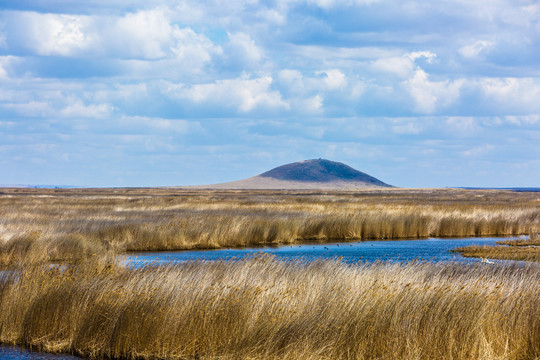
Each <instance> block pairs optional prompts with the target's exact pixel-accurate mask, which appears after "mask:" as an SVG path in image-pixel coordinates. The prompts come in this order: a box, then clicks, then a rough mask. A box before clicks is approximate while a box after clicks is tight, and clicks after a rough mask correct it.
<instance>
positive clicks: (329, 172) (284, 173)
mask: <svg viewBox="0 0 540 360" xmlns="http://www.w3.org/2000/svg"><path fill="white" fill-rule="evenodd" d="M383 187H384V188H388V187H393V186H392V185H388V184H386V183H384V182H382V181H380V180H379V179H377V178H374V177H373V176H370V175H368V174H366V173H363V172H361V171H358V170H356V169H353V168H352V167H350V166H348V165H345V164H343V163H340V162H335V161H330V160H325V159H313V160H305V161H300V162H295V163H290V164H285V165H282V166H278V167H276V168H274V169H272V170H269V171H267V172H264V173H262V174H260V175H257V176H254V177H250V178H248V179H244V180H239V181H233V182H228V183H221V184H214V185H202V186H195V188H205V189H284V190H289V189H290V190H293V189H321V190H331V189H342V190H345V189H368V188H383Z"/></svg>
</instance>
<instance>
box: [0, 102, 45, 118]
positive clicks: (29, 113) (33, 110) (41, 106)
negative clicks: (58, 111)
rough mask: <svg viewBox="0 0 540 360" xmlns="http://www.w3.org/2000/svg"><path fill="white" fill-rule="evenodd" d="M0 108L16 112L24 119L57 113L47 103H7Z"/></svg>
mask: <svg viewBox="0 0 540 360" xmlns="http://www.w3.org/2000/svg"><path fill="white" fill-rule="evenodd" d="M0 107H2V108H4V109H7V110H10V111H14V112H16V113H17V114H19V115H21V116H24V117H45V116H50V115H52V114H54V113H55V110H54V109H53V107H52V106H51V105H50V104H49V103H47V102H45V101H40V100H36V101H29V102H25V103H6V104H2V105H0Z"/></svg>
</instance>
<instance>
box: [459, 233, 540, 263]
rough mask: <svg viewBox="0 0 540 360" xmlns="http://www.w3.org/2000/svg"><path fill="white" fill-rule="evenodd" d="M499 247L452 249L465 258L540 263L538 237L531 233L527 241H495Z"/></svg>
mask: <svg viewBox="0 0 540 360" xmlns="http://www.w3.org/2000/svg"><path fill="white" fill-rule="evenodd" d="M497 244H499V246H487V245H484V246H466V247H460V248H457V249H454V251H455V252H459V253H461V254H462V255H463V256H466V257H477V258H484V259H488V258H490V259H501V260H523V261H540V236H539V235H538V233H533V234H531V235H530V237H529V238H528V239H516V240H506V241H497Z"/></svg>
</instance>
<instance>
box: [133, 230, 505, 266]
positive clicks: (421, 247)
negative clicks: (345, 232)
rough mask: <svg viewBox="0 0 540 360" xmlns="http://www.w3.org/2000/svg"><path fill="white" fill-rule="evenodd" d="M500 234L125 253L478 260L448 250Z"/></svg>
mask: <svg viewBox="0 0 540 360" xmlns="http://www.w3.org/2000/svg"><path fill="white" fill-rule="evenodd" d="M500 240H502V238H500V237H480V238H452V239H450V238H429V239H423V240H399V241H396V240H377V241H357V242H345V243H344V242H336V243H309V244H295V245H283V246H278V247H260V248H239V249H219V250H204V251H171V252H149V253H133V254H131V255H129V256H128V257H127V259H128V261H130V262H131V263H132V264H133V265H135V266H140V265H144V264H148V263H152V262H154V263H157V264H159V263H167V262H184V261H190V260H230V259H241V258H243V257H246V256H252V255H255V254H259V253H264V254H272V255H275V256H276V257H277V258H278V259H284V260H289V259H298V258H303V259H305V260H307V261H310V260H315V259H332V258H337V257H342V259H343V261H344V262H347V263H355V262H358V261H365V262H374V261H399V262H405V261H412V260H419V261H458V262H466V263H470V262H478V261H481V259H473V258H465V257H463V256H461V255H460V254H458V253H454V252H452V251H451V250H452V249H455V248H457V247H461V246H468V245H484V244H488V245H495V242H497V241H500Z"/></svg>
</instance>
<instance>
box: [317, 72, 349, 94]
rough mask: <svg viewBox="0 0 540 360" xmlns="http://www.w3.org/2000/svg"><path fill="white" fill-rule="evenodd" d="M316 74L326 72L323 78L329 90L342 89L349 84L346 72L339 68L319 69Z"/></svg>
mask: <svg viewBox="0 0 540 360" xmlns="http://www.w3.org/2000/svg"><path fill="white" fill-rule="evenodd" d="M316 74H317V75H323V74H324V77H322V79H323V81H324V83H325V84H326V86H327V88H328V89H329V90H335V89H340V88H343V87H345V86H347V78H346V77H345V74H343V73H342V72H341V71H340V70H338V69H332V70H325V71H317V72H316Z"/></svg>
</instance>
